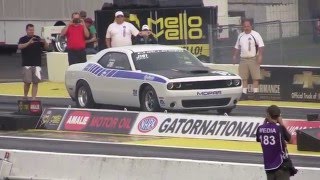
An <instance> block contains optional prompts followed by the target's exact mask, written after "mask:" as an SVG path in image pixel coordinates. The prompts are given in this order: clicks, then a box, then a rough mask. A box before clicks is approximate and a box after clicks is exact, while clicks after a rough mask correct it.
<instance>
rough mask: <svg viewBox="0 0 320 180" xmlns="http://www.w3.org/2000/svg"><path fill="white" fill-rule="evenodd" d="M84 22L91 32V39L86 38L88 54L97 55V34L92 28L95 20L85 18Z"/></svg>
mask: <svg viewBox="0 0 320 180" xmlns="http://www.w3.org/2000/svg"><path fill="white" fill-rule="evenodd" d="M84 22H85V24H86V27H87V29H88V30H89V33H90V35H89V37H88V38H86V53H87V54H96V53H97V50H96V49H95V43H96V42H97V35H96V34H97V32H96V31H95V29H94V30H92V29H90V27H91V26H92V24H93V20H92V19H91V18H85V19H84Z"/></svg>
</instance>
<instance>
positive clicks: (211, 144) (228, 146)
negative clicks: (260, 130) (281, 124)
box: [130, 138, 320, 156]
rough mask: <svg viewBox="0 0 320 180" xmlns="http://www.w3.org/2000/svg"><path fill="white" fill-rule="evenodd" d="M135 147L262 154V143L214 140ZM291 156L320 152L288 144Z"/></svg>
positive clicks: (181, 140)
mask: <svg viewBox="0 0 320 180" xmlns="http://www.w3.org/2000/svg"><path fill="white" fill-rule="evenodd" d="M130 143H132V144H135V145H147V146H164V147H181V148H194V149H210V150H228V151H243V152H258V153H261V152H262V151H261V146H260V143H257V142H248V141H225V140H212V139H192V138H167V139H151V140H141V141H133V142H130ZM288 150H289V153H290V154H294V155H302V156H320V152H309V151H298V150H297V145H293V144H288Z"/></svg>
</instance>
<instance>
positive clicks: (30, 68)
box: [18, 24, 49, 100]
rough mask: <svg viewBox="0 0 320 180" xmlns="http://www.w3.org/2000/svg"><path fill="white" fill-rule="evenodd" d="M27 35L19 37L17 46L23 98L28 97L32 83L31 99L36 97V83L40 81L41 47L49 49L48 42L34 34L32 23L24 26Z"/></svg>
mask: <svg viewBox="0 0 320 180" xmlns="http://www.w3.org/2000/svg"><path fill="white" fill-rule="evenodd" d="M26 33H27V35H25V36H23V37H21V38H20V39H19V43H18V48H19V49H20V50H21V55H22V67H23V68H22V73H23V82H24V99H26V100H27V99H28V93H29V89H30V85H31V83H32V92H31V96H32V100H35V99H36V96H37V92H38V83H39V82H40V81H41V54H42V50H43V48H45V49H49V45H48V43H47V42H46V41H45V40H44V39H41V38H40V37H39V36H37V35H35V34H34V25H33V24H28V25H27V26H26Z"/></svg>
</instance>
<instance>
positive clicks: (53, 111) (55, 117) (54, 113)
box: [36, 108, 67, 130]
mask: <svg viewBox="0 0 320 180" xmlns="http://www.w3.org/2000/svg"><path fill="white" fill-rule="evenodd" d="M66 112H67V109H66V108H47V109H45V110H44V112H43V114H42V116H41V117H40V119H39V122H38V124H37V127H36V129H48V130H58V127H59V125H60V123H61V121H62V119H63V117H64V115H65V114H66Z"/></svg>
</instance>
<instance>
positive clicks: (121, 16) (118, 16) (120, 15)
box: [116, 15, 124, 18]
mask: <svg viewBox="0 0 320 180" xmlns="http://www.w3.org/2000/svg"><path fill="white" fill-rule="evenodd" d="M122 17H124V16H122V15H120V16H117V17H116V18H122Z"/></svg>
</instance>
